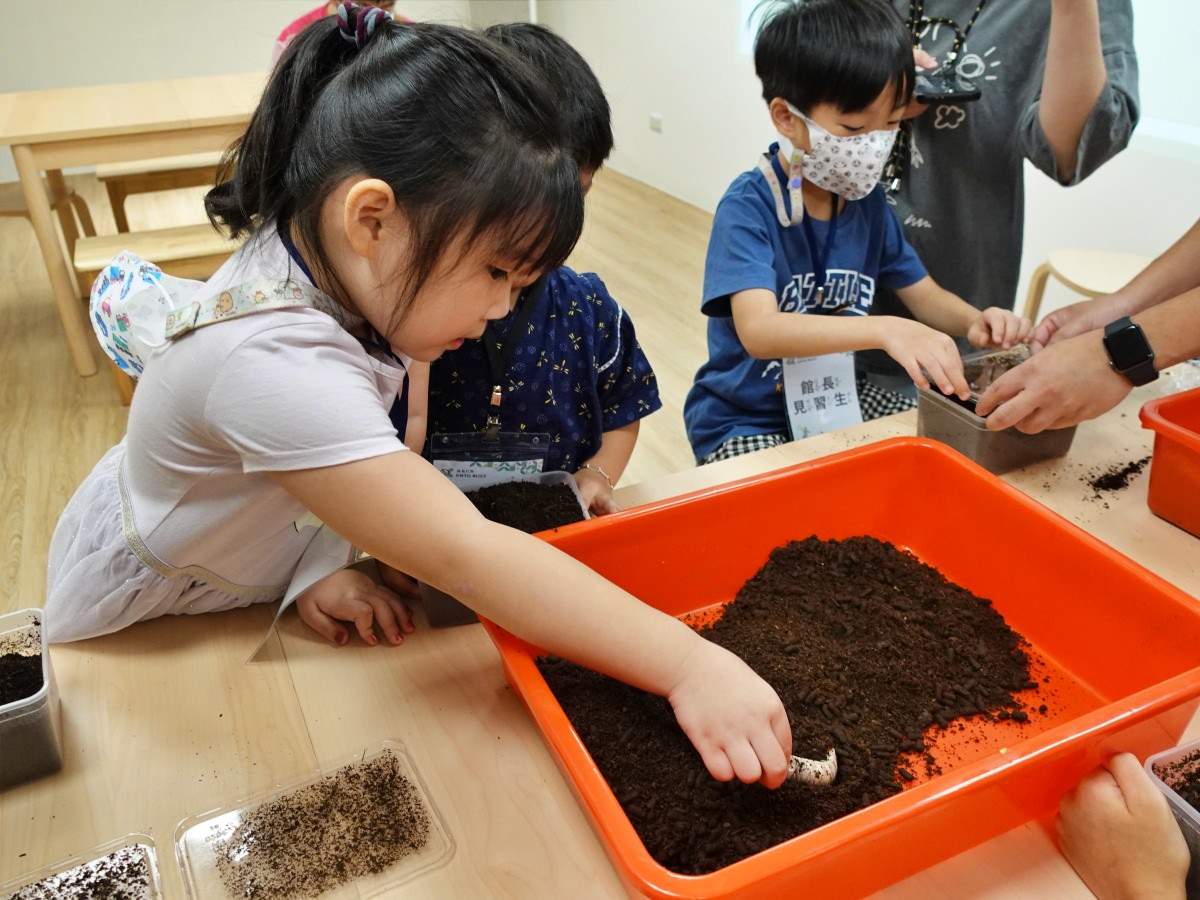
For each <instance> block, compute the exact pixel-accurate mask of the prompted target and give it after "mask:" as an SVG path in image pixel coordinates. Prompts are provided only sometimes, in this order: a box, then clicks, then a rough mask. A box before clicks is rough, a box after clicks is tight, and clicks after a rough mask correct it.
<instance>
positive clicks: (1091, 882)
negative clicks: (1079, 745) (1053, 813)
mask: <svg viewBox="0 0 1200 900" xmlns="http://www.w3.org/2000/svg"><path fill="white" fill-rule="evenodd" d="M1056 824H1057V827H1058V840H1059V845H1060V846H1061V847H1062V852H1063V856H1065V857H1066V858H1067V861H1068V862H1069V863H1070V864H1071V865H1072V866H1073V867H1074V869H1075V871H1076V872H1078V873H1079V877H1080V878H1082V879H1083V880H1084V883H1085V884H1087V886H1088V888H1089V889H1090V890H1091V891H1092V893H1094V894H1095V895H1096V896H1097V897H1099V898H1101V900H1108V898H1134V897H1143V898H1145V897H1155V898H1167V897H1179V898H1182V897H1183V896H1184V895H1185V881H1186V879H1187V871H1188V864H1189V862H1190V858H1191V854H1190V853H1189V851H1188V846H1187V842H1186V841H1185V840H1184V837H1183V833H1182V832H1181V831H1180V830H1179V826H1178V825H1177V824H1176V822H1175V818H1174V816H1172V814H1171V809H1170V807H1169V805H1168V804H1167V799H1166V797H1164V796H1163V795H1162V792H1161V791H1159V790H1158V789H1157V788H1156V787H1155V786H1154V783H1153V782H1152V781H1151V780H1150V776H1149V775H1148V774H1146V770H1145V769H1143V768H1142V766H1141V764H1140V763H1138V761H1137V758H1136V757H1135V756H1133V755H1132V754H1129V753H1119V754H1117V755H1116V756H1113V757H1111V758H1110V759H1109V760H1108V761H1107V762H1105V763H1104V767H1103V768H1100V769H1097V770H1096V771H1095V772H1093V773H1092V774H1091V775H1088V776H1087V777H1086V778H1084V779H1083V781H1081V782H1080V783H1079V785H1078V787H1076V788H1075V790H1073V791H1071V792H1069V793H1068V794H1067V795H1066V796H1064V797H1063V799H1062V800H1061V801H1060V803H1059V809H1058V820H1057V823H1056Z"/></svg>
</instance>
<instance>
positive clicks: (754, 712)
mask: <svg viewBox="0 0 1200 900" xmlns="http://www.w3.org/2000/svg"><path fill="white" fill-rule="evenodd" d="M272 477H273V478H274V479H275V480H276V481H277V482H278V483H279V484H280V485H281V486H282V487H283V488H284V489H285V490H286V491H288V492H289V493H291V494H292V495H293V496H295V497H296V498H297V499H298V500H300V502H302V503H303V504H304V505H305V506H306V507H307V508H308V509H310V510H311V511H312V512H313V513H314V514H316V515H317V516H318V517H319V518H320V519H321V520H322V521H324V522H325V523H327V524H328V525H329V526H330V527H331V528H333V529H334V530H335V531H337V532H338V533H339V534H340V535H342V536H343V537H344V538H346V539H347V540H349V541H350V542H351V543H353V544H354V545H355V546H357V547H360V548H362V549H363V550H365V551H366V552H368V553H369V554H371V555H372V556H374V557H375V558H377V559H379V560H381V561H382V562H383V563H385V564H386V565H388V566H391V567H392V568H394V569H398V570H400V571H402V572H407V573H409V574H411V575H413V576H414V577H416V578H418V579H419V580H421V581H424V582H426V583H428V584H430V585H432V586H434V587H436V588H439V589H441V590H443V591H446V592H447V593H449V594H451V595H452V596H454V597H456V598H457V599H458V600H460V601H461V602H462V603H464V604H466V605H467V606H469V607H470V608H472V609H474V610H475V611H476V612H478V613H479V614H480V615H481V616H484V617H486V618H488V619H491V620H492V621H494V622H496V623H497V624H498V625H500V626H501V627H503V628H505V629H507V630H509V631H511V632H512V633H513V634H516V635H518V636H520V637H522V638H524V639H525V640H527V641H529V642H530V643H532V644H534V645H536V646H538V647H541V648H543V649H545V650H547V651H549V652H551V653H555V654H558V655H561V656H563V657H565V658H567V659H571V660H574V661H575V662H577V663H579V664H581V665H584V666H587V667H589V668H592V669H596V670H597V671H600V672H603V673H605V674H608V675H610V676H612V677H614V678H618V679H620V680H621V681H624V682H626V683H628V684H631V685H634V686H635V687H639V688H642V689H643V690H646V691H650V692H653V693H655V694H659V695H662V696H664V697H666V698H667V699H668V700H669V701H670V702H671V705H672V707H673V709H674V711H675V715H676V718H677V719H678V721H679V724H680V726H681V727H682V728H683V730H684V732H685V733H686V734H687V735H688V737H689V738H690V739H691V741H692V743H693V744H694V745H695V747H696V749H697V750H698V751H699V752H700V755H701V757H702V758H703V760H704V763H705V765H706V766H707V767H708V770H709V772H711V773H712V775H713V776H714V777H715V778H717V779H720V780H726V781H727V780H730V779H731V778H733V777H737V778H738V779H740V780H742V781H745V782H755V781H762V783H763V784H765V785H767V786H768V787H776V786H778V785H779V784H781V783H782V782H783V780H784V777H785V775H786V770H787V761H788V756H789V755H790V753H791V732H790V729H789V726H788V722H787V715H786V713H785V712H784V709H783V706H782V704H781V703H780V701H779V698H778V696H777V695H776V694H775V692H774V691H773V690H772V689H771V688H770V686H769V685H767V683H766V682H764V681H763V680H762V679H761V678H759V677H758V676H757V675H755V674H754V673H753V672H752V671H751V670H750V668H749V667H748V666H747V665H746V664H745V663H744V662H743V661H742V660H740V659H739V658H738V657H737V656H735V655H733V654H732V653H729V652H728V651H726V650H724V649H723V648H721V647H718V646H717V645H716V644H713V643H712V642H710V641H707V640H705V639H704V638H702V637H701V636H700V635H698V634H697V633H695V632H694V631H692V630H691V629H690V628H688V627H687V626H686V625H684V624H683V623H682V622H680V621H679V620H678V619H676V618H674V617H673V616H669V615H666V614H665V613H662V612H659V611H658V610H655V609H653V608H652V607H650V606H647V605H645V604H643V603H641V602H640V601H638V600H637V599H636V598H634V597H632V596H631V595H630V594H628V593H626V592H625V591H622V590H621V589H619V588H617V587H616V586H615V585H613V584H611V583H610V582H608V581H606V580H605V579H603V578H601V577H600V576H599V575H597V574H596V573H595V572H593V571H592V570H590V569H588V568H587V567H586V566H584V565H583V564H581V563H579V562H577V561H575V560H574V559H572V558H571V557H569V556H567V555H566V554H564V553H562V552H561V551H559V550H557V549H555V548H554V547H551V546H550V545H549V544H547V543H545V542H544V541H541V540H539V539H538V538H535V537H531V536H530V535H527V534H524V533H523V532H520V531H517V530H516V529H512V528H508V527H506V526H503V525H499V524H497V523H494V522H490V521H488V520H487V519H485V518H484V517H483V516H482V515H480V514H479V512H478V511H477V510H476V509H475V507H474V506H473V505H472V504H471V502H470V501H469V500H467V498H466V497H465V496H464V495H463V494H462V492H461V491H459V490H458V489H457V488H456V487H454V485H453V484H451V483H450V481H449V480H448V479H447V478H445V477H444V476H443V475H441V474H440V473H439V472H438V471H437V470H435V469H434V468H433V467H432V466H431V465H429V463H427V462H426V461H425V460H423V459H421V457H419V456H418V455H417V454H415V453H409V452H399V453H390V454H386V455H383V456H377V457H372V458H369V459H364V460H360V461H358V462H352V463H346V464H344V465H338V466H329V467H325V468H317V469H305V470H298V471H290V472H274V473H272Z"/></svg>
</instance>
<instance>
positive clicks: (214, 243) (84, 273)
mask: <svg viewBox="0 0 1200 900" xmlns="http://www.w3.org/2000/svg"><path fill="white" fill-rule="evenodd" d="M240 244H241V241H240V240H238V241H233V240H230V239H229V238H228V237H227V236H226V235H224V234H221V233H219V232H217V231H215V230H214V229H213V227H212V226H211V225H209V224H208V223H204V224H202V225H179V226H176V227H174V228H156V229H152V230H148V231H131V232H126V233H124V234H104V235H99V236H96V237H83V238H80V239H79V240H77V241H76V242H75V273H76V275H77V276H78V278H79V279H80V281H81V283H82V282H84V281H85V280H86V283H87V284H89V285H90V284H91V282H92V281H93V280H94V279H95V277H96V276H97V275H98V274H99V273H100V270H101V269H103V268H104V267H105V266H106V265H108V264H109V262H110V261H111V260H112V258H113V257H114V256H116V255H117V254H118V253H120V252H121V251H122V250H129V251H131V252H133V253H136V254H137V255H138V256H140V257H141V258H142V259H145V260H148V261H149V262H152V263H154V264H155V265H156V266H158V267H159V268H160V269H162V270H163V271H164V272H166V273H167V274H168V275H174V276H176V277H178V278H197V279H205V278H208V277H209V276H210V275H212V274H213V272H215V271H216V270H217V269H218V268H220V266H221V264H222V263H224V262H225V260H227V259H228V258H229V256H230V254H232V253H233V251H235V250H236V249H237V248H238V247H239V246H240ZM111 368H112V372H113V377H114V379H115V381H116V385H117V393H118V394H119V395H120V397H121V402H122V403H123V404H124V405H125V406H128V405H129V403H130V401H132V399H133V381H132V379H130V378H129V376H128V375H126V374H125V373H124V372H122V371H121V370H120V369H118V368H117V367H116V365H115V364H114V365H112V366H111Z"/></svg>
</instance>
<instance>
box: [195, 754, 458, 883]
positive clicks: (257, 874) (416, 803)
mask: <svg viewBox="0 0 1200 900" xmlns="http://www.w3.org/2000/svg"><path fill="white" fill-rule="evenodd" d="M387 756H390V758H391V759H392V760H394V761H395V772H397V773H398V774H399V775H400V776H402V779H400V780H399V782H398V783H397V784H396V785H395V793H394V796H392V797H391V798H389V809H390V810H392V811H393V814H392V815H391V816H389V819H388V821H389V822H390V823H393V824H394V823H395V822H396V821H397V817H398V816H400V815H402V814H403V813H402V810H405V809H406V808H407V809H408V810H410V811H411V812H412V817H413V818H414V819H415V818H417V817H419V816H420V815H422V814H423V816H424V818H425V820H426V821H427V823H428V827H427V828H426V829H425V830H424V834H423V836H422V835H417V836H416V837H414V838H413V841H412V843H413V846H412V847H411V848H410V850H409V852H408V853H406V854H403V855H401V856H400V857H399V858H397V859H395V860H393V861H392V862H390V863H388V864H387V865H386V866H385V867H384V868H382V870H380V871H378V872H376V873H375V874H364V875H360V876H357V877H353V878H350V877H348V876H344V875H334V874H330V873H331V872H332V871H333V869H334V868H335V867H336V866H337V864H338V863H333V864H332V865H329V864H328V863H329V859H328V857H327V856H325V855H324V851H330V852H333V853H336V854H337V856H338V860H339V861H340V863H342V864H344V865H346V866H347V867H348V868H350V870H351V871H353V869H354V868H356V867H357V868H367V867H370V863H369V861H368V859H369V857H370V856H371V854H373V853H376V854H377V853H386V852H388V850H390V848H392V847H394V845H395V836H394V835H392V836H391V837H389V839H388V843H386V844H384V843H382V842H381V843H380V844H379V845H374V844H373V843H372V836H373V834H372V833H371V832H370V830H369V827H370V825H371V824H377V823H376V820H373V819H371V818H370V816H369V810H367V811H364V815H363V816H362V817H361V818H360V819H358V820H357V821H356V820H355V812H356V811H354V810H350V811H347V810H346V809H345V808H342V809H340V810H338V811H337V812H336V813H331V812H330V811H329V807H328V805H326V806H324V807H321V811H320V813H319V814H317V813H316V812H315V808H314V812H313V814H311V815H307V816H306V815H305V814H304V810H305V809H306V804H308V803H310V801H311V802H315V800H314V798H315V797H317V796H320V795H322V792H324V795H325V796H327V797H328V798H334V799H327V800H326V801H325V802H326V804H336V802H337V801H336V798H337V797H339V796H340V792H341V791H342V789H343V788H345V789H346V790H348V791H352V790H354V785H355V783H356V779H357V780H361V779H367V780H368V781H369V782H370V783H379V782H378V773H377V772H376V771H374V770H373V767H374V766H375V765H378V764H382V763H384V762H385V757H387ZM363 783H366V782H363ZM406 785H408V786H411V787H406ZM310 795H311V796H310ZM375 799H377V798H375ZM342 802H347V801H342ZM289 814H294V815H295V818H293V819H291V820H289ZM304 826H309V827H310V828H311V829H313V833H308V832H305V831H301V830H299V828H303V827H304ZM293 829H295V830H293ZM351 835H356V836H354V837H352V836H351ZM364 835H366V836H365V837H364ZM381 841H382V839H381ZM289 844H290V845H291V846H287V845H289ZM285 847H286V849H284V848H285ZM293 847H294V848H295V855H294V856H293V854H292V849H293ZM175 854H176V856H177V858H178V860H179V867H180V870H181V871H182V873H183V880H184V885H185V887H186V888H187V894H188V896H189V897H190V898H193V900H201V898H203V900H216V898H229V900H234V898H237V897H241V896H244V895H246V894H245V891H246V886H247V885H249V884H252V883H253V885H254V890H253V893H254V896H257V897H259V898H260V900H274V898H283V897H307V896H318V895H319V896H320V897H321V898H322V900H343V898H346V900H349V898H358V897H374V896H378V895H381V894H385V893H388V894H390V893H391V892H393V891H394V890H395V889H396V888H397V886H399V885H401V884H403V883H405V882H408V881H411V880H412V879H414V878H417V877H419V876H421V875H424V874H426V873H428V872H430V871H431V870H433V869H436V868H439V867H441V866H444V865H445V864H446V863H448V862H449V861H450V858H451V857H452V856H453V855H454V840H453V839H452V838H451V836H450V832H449V830H448V829H447V828H446V825H445V822H444V820H443V818H442V815H441V813H440V812H439V811H438V808H437V806H435V805H434V803H433V800H432V799H431V797H430V795H429V790H428V788H427V787H426V786H425V783H424V781H422V779H421V776H420V775H419V774H418V772H417V770H416V768H415V767H414V766H413V764H412V761H411V760H410V758H409V756H408V753H407V752H406V751H405V749H404V747H403V745H402V744H400V743H399V742H398V741H385V742H384V743H383V746H382V748H381V749H380V750H378V751H377V752H375V753H372V754H370V755H367V753H366V752H361V753H356V754H354V755H353V756H352V757H351V758H349V759H345V760H341V761H339V762H337V763H336V764H332V765H329V766H324V767H322V770H321V774H320V775H318V776H316V777H313V778H309V779H307V780H304V781H298V782H295V783H293V784H290V785H285V786H283V787H281V788H280V789H278V790H276V791H275V792H273V793H270V794H267V795H263V796H259V797H255V798H252V799H250V800H247V801H244V802H241V803H238V804H236V805H233V806H227V807H223V808H221V809H215V810H211V811H209V812H206V813H203V814H201V815H198V816H193V817H191V818H189V819H185V820H184V821H183V822H181V823H180V824H179V826H178V828H176V830H175ZM281 874H282V875H283V876H284V877H286V879H287V883H286V884H281V883H280V880H281V879H280V876H281ZM239 885H240V886H241V887H240V888H239V887H237V886H239Z"/></svg>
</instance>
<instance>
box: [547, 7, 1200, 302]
mask: <svg viewBox="0 0 1200 900" xmlns="http://www.w3.org/2000/svg"><path fill="white" fill-rule="evenodd" d="M1005 2H1014V0H1005ZM1024 2H1033V0H1024ZM1037 2H1048V0H1037ZM753 5H754V4H753V3H752V2H749V3H748V2H747V0H652V2H645V0H538V5H537V11H538V20H539V21H540V22H542V23H544V24H546V25H548V26H550V27H551V28H554V29H555V30H556V31H558V32H559V33H560V34H562V35H563V36H564V37H565V38H567V40H569V41H571V43H572V44H574V45H575V46H576V47H577V48H578V49H579V51H580V52H581V53H582V54H583V56H584V57H585V58H586V59H587V60H588V62H589V63H591V65H592V66H593V68H594V69H595V70H596V73H597V75H598V76H599V78H600V81H601V83H602V84H603V85H604V88H605V91H606V93H607V94H608V96H609V101H610V103H611V104H612V107H613V122H614V133H615V137H616V149H615V151H614V153H613V156H612V158H611V160H610V165H611V167H612V168H614V169H617V170H619V171H621V172H624V173H626V174H628V175H631V176H633V177H634V178H637V179H639V180H641V181H645V182H647V183H649V184H652V185H654V186H655V187H657V188H659V189H661V190H663V191H665V192H667V193H669V194H672V195H674V196H676V197H679V198H681V199H683V200H686V201H687V202H689V203H692V204H694V205H696V206H699V207H700V208H702V209H705V210H708V211H712V210H713V209H714V208H715V207H716V202H717V200H718V199H719V198H720V196H721V194H722V193H723V192H724V190H725V187H726V186H727V185H728V183H729V182H730V180H732V178H733V177H734V175H736V174H737V173H738V172H741V171H743V170H744V169H747V168H749V167H750V165H751V163H752V161H753V159H754V157H755V154H757V153H759V152H761V151H762V149H763V147H765V146H766V144H767V143H768V142H769V140H770V139H771V137H772V131H771V128H770V125H769V122H768V120H767V115H766V112H765V105H764V104H763V102H762V100H761V98H760V97H759V84H758V80H757V78H756V77H755V76H754V67H753V61H752V59H751V58H750V57H749V56H748V55H746V53H745V52H743V49H744V48H743V47H741V46H740V44H741V42H742V38H743V36H744V35H745V33H746V29H745V27H744V23H743V21H742V19H743V17H744V15H745V11H746V10H747V9H749V8H752V7H753ZM1134 11H1135V29H1136V33H1135V42H1136V45H1137V48H1138V56H1139V63H1140V69H1141V80H1142V85H1141V93H1142V105H1143V124H1142V126H1140V127H1139V129H1138V133H1137V134H1136V135H1135V137H1134V141H1133V143H1132V145H1131V147H1130V148H1129V149H1128V150H1126V151H1125V152H1124V153H1123V154H1121V155H1120V156H1118V157H1117V158H1116V159H1114V160H1113V161H1112V162H1110V163H1108V164H1107V165H1106V166H1104V167H1103V168H1101V169H1100V170H1099V171H1098V172H1097V173H1096V174H1094V175H1093V176H1092V177H1091V178H1090V179H1088V180H1087V181H1085V182H1084V183H1083V184H1081V185H1078V186H1076V187H1074V188H1070V189H1064V188H1061V187H1059V186H1058V185H1056V184H1055V183H1054V182H1052V181H1050V180H1049V179H1048V178H1046V177H1045V176H1043V175H1041V174H1040V173H1038V172H1037V171H1036V170H1033V169H1030V170H1029V174H1028V182H1027V190H1026V194H1027V202H1028V215H1027V218H1026V240H1025V264H1024V266H1023V269H1022V279H1021V288H1020V290H1021V292H1022V296H1023V292H1024V289H1025V285H1026V284H1027V282H1028V276H1029V273H1030V272H1031V271H1032V269H1033V268H1035V267H1036V266H1037V265H1038V264H1039V263H1040V262H1041V261H1042V260H1043V259H1044V258H1045V256H1046V254H1047V253H1048V252H1049V251H1050V250H1052V249H1055V248H1060V247H1066V246H1082V247H1094V248H1098V249H1117V250H1124V251H1126V252H1131V253H1141V254H1145V255H1150V256H1153V255H1156V254H1157V253H1159V252H1161V251H1162V250H1163V249H1165V248H1166V247H1167V246H1168V245H1169V244H1170V243H1172V242H1173V241H1174V240H1175V239H1176V238H1177V237H1179V236H1180V235H1181V234H1182V233H1183V232H1184V231H1185V230H1186V229H1187V228H1188V227H1189V226H1190V225H1191V224H1192V223H1193V222H1194V221H1195V220H1196V218H1197V216H1200V93H1198V92H1196V91H1195V88H1194V85H1195V76H1194V72H1193V71H1191V68H1192V63H1191V60H1193V59H1194V57H1195V51H1194V46H1193V43H1194V40H1195V35H1196V34H1197V33H1200V3H1198V2H1197V0H1134ZM654 114H657V115H661V116H662V122H663V127H662V131H661V133H659V132H654V131H652V130H651V128H650V117H651V115H654ZM697 289H698V286H697ZM1061 299H1074V298H1070V295H1069V294H1067V293H1066V292H1061V293H1060V292H1058V290H1057V289H1056V288H1054V286H1053V285H1052V286H1051V287H1050V288H1049V289H1048V290H1047V294H1046V304H1047V305H1046V306H1045V307H1044V309H1045V308H1052V307H1053V306H1054V305H1057V303H1058V302H1060V300H1061Z"/></svg>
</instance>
